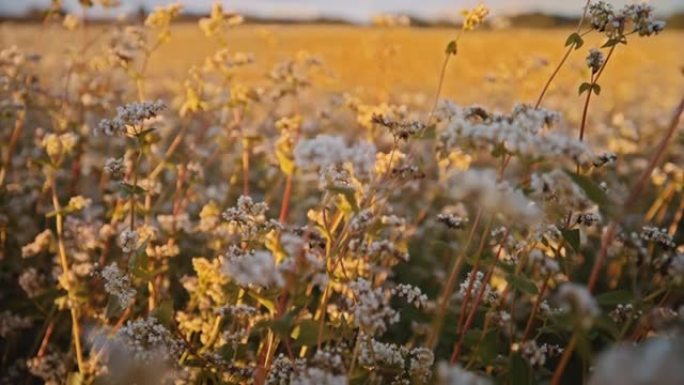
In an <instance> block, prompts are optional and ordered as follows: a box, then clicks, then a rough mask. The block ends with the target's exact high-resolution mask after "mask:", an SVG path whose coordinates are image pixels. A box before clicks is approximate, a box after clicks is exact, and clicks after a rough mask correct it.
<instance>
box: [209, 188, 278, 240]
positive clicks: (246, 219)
mask: <svg viewBox="0 0 684 385" xmlns="http://www.w3.org/2000/svg"><path fill="white" fill-rule="evenodd" d="M267 211H268V205H267V204H266V203H264V202H256V203H255V202H254V201H253V200H252V198H251V197H248V196H245V195H241V196H240V197H239V198H238V200H237V205H236V206H235V207H231V208H229V209H227V210H226V211H224V212H223V214H222V216H223V219H224V220H226V221H227V222H228V224H229V225H231V226H233V227H234V230H235V232H236V233H237V234H239V235H240V236H242V237H245V238H254V237H255V236H257V235H259V234H263V233H267V232H269V231H271V230H276V229H279V228H281V226H280V224H279V223H278V222H276V221H274V220H269V219H267V218H266V212H267Z"/></svg>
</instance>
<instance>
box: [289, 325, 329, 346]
mask: <svg viewBox="0 0 684 385" xmlns="http://www.w3.org/2000/svg"><path fill="white" fill-rule="evenodd" d="M320 326H321V325H320V323H319V321H315V320H313V319H306V320H302V321H300V322H299V324H298V325H297V326H295V328H294V329H293V330H292V334H290V337H292V338H293V339H294V340H295V342H294V345H295V346H297V347H299V346H313V345H316V344H317V343H318V333H319V332H320V333H321V342H325V341H328V340H330V339H331V338H332V337H333V333H332V331H331V330H330V328H329V327H328V325H326V324H325V323H323V330H322V331H321V330H320Z"/></svg>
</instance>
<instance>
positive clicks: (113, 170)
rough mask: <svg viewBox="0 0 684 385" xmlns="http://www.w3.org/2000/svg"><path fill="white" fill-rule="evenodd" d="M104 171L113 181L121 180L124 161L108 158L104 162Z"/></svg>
mask: <svg viewBox="0 0 684 385" xmlns="http://www.w3.org/2000/svg"><path fill="white" fill-rule="evenodd" d="M104 171H105V172H106V173H107V175H109V177H110V178H112V179H114V180H118V179H121V178H122V177H123V175H124V172H125V166H124V161H123V159H122V158H109V159H107V161H106V162H105V165H104Z"/></svg>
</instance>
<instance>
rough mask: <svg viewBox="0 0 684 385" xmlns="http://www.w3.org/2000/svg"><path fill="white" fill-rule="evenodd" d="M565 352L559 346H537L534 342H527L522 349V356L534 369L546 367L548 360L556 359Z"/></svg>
mask: <svg viewBox="0 0 684 385" xmlns="http://www.w3.org/2000/svg"><path fill="white" fill-rule="evenodd" d="M562 352H563V349H562V348H561V347H559V346H558V345H549V344H542V345H541V346H540V345H537V342H535V341H534V340H530V341H526V342H525V343H523V344H522V346H521V347H520V354H521V355H522V356H523V357H524V358H525V359H526V360H527V361H529V362H530V365H532V366H534V367H539V366H544V364H545V363H546V359H547V358H551V357H555V356H557V355H559V354H560V353H562Z"/></svg>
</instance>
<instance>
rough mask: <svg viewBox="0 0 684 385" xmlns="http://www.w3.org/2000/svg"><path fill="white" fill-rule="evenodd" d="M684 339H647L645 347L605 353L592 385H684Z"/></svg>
mask: <svg viewBox="0 0 684 385" xmlns="http://www.w3.org/2000/svg"><path fill="white" fill-rule="evenodd" d="M682 357H684V341H682V337H681V336H679V337H675V338H662V337H654V338H648V339H647V340H646V341H645V342H644V343H643V344H640V345H638V346H634V344H616V345H615V347H613V348H611V349H609V350H608V351H607V352H605V353H603V354H602V355H601V356H600V357H599V359H598V361H597V364H596V366H595V369H594V370H593V374H592V376H591V378H590V379H589V382H588V384H589V385H604V384H621V385H641V384H654V385H655V384H658V385H675V384H684V370H682Z"/></svg>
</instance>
